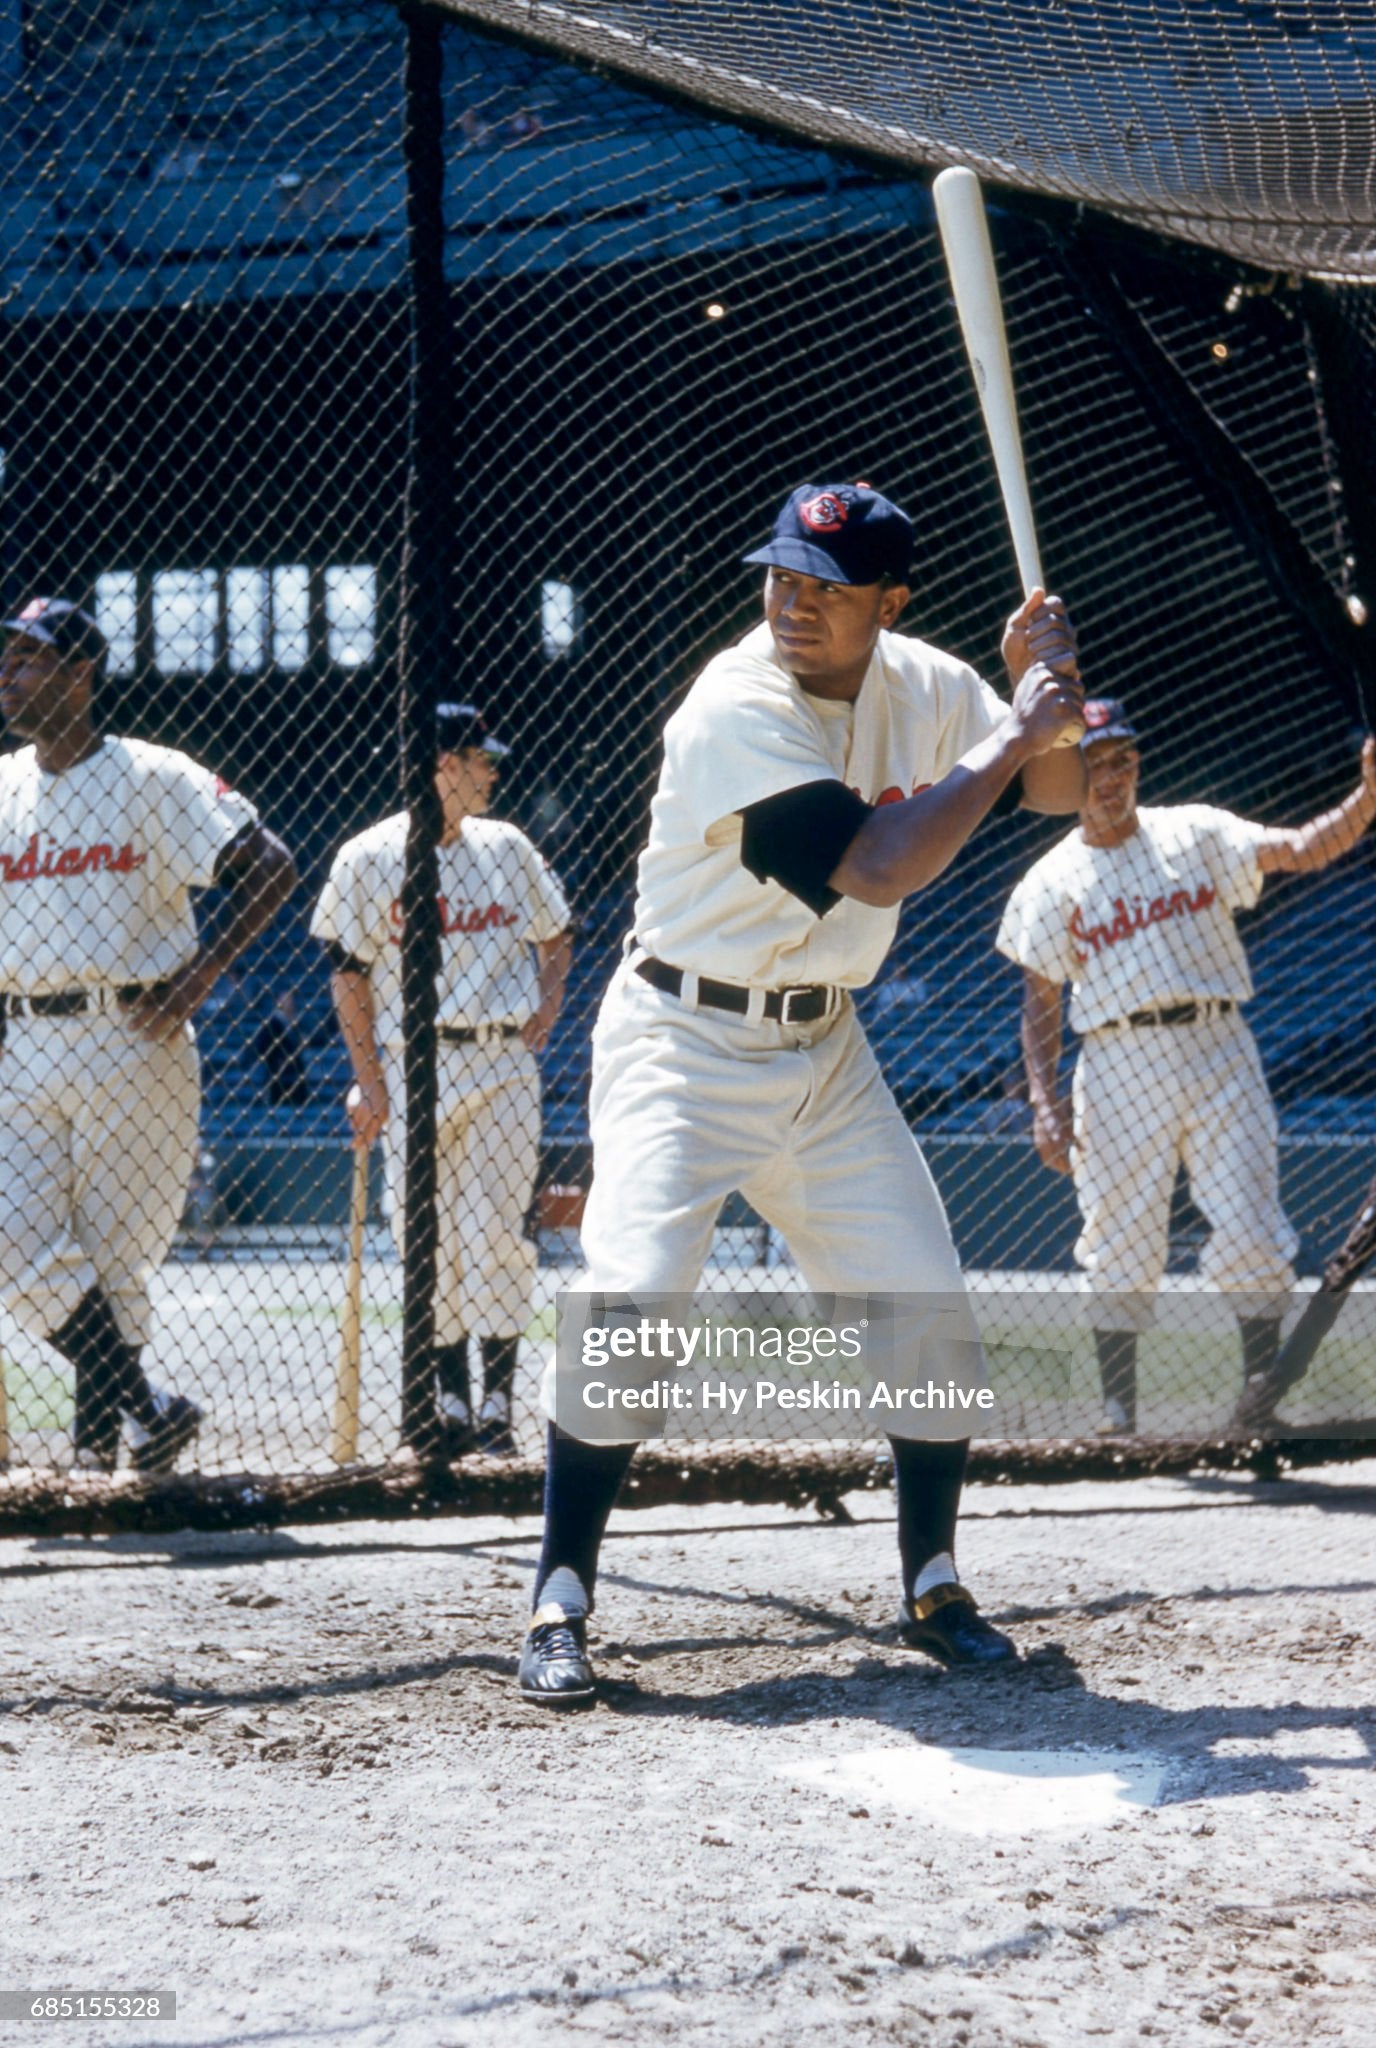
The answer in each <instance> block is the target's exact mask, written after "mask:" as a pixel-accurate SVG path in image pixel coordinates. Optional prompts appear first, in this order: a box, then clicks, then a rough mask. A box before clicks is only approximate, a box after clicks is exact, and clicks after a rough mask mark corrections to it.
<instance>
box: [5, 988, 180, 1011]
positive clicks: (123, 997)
mask: <svg viewBox="0 0 1376 2048" xmlns="http://www.w3.org/2000/svg"><path fill="white" fill-rule="evenodd" d="M101 993H102V992H101V991H100V990H99V989H84V988H69V989H61V990H59V991H58V992H57V993H56V994H54V995H47V996H3V997H0V1005H3V1007H2V1008H0V1016H5V1017H80V1016H82V1015H83V1014H84V1012H85V1011H87V1010H100V1009H103V1008H104V1007H105V1005H104V1004H103V1003H102V1002H101V999H100V998H101ZM112 993H113V995H114V998H115V1001H116V1002H117V1003H132V1002H136V1001H137V999H138V998H139V997H140V996H141V995H143V994H144V993H145V989H144V987H143V984H142V983H141V982H137V981H131V982H127V983H126V984H125V986H124V987H123V988H117V989H114V990H113V991H112Z"/></svg>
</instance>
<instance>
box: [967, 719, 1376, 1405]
mask: <svg viewBox="0 0 1376 2048" xmlns="http://www.w3.org/2000/svg"><path fill="white" fill-rule="evenodd" d="M1085 726H1086V731H1085V735H1084V738H1083V739H1082V740H1081V742H1080V747H1081V751H1082V752H1083V754H1084V757H1085V769H1086V791H1085V800H1084V804H1083V807H1082V809H1081V812H1080V822H1079V826H1078V827H1077V829H1076V830H1075V831H1073V832H1071V833H1070V834H1069V836H1068V837H1067V838H1065V839H1063V840H1061V842H1060V843H1059V845H1057V846H1054V847H1052V849H1051V851H1050V853H1047V854H1044V855H1043V856H1042V858H1041V859H1040V860H1039V861H1038V862H1037V863H1036V865H1035V867H1032V868H1030V869H1029V870H1028V872H1027V874H1026V875H1024V877H1023V879H1022V881H1021V882H1020V883H1019V884H1018V886H1017V888H1016V889H1015V890H1014V891H1013V894H1012V896H1011V897H1010V899H1009V902H1008V906H1007V909H1006V910H1005V911H1004V915H1003V922H1002V925H1001V926H1000V928H999V935H998V940H997V944H998V948H999V951H1000V952H1001V953H1005V954H1007V956H1008V958H1009V959H1010V960H1015V961H1016V962H1017V963H1018V965H1019V966H1021V968H1022V969H1023V1018H1022V1042H1023V1055H1024V1059H1025V1062H1026V1067H1027V1080H1028V1088H1029V1090H1030V1093H1031V1098H1032V1105H1033V1111H1034V1116H1035V1123H1034V1135H1035V1139H1036V1145H1037V1150H1038V1153H1039V1154H1040V1156H1041V1158H1042V1160H1043V1162H1044V1163H1045V1164H1046V1165H1047V1166H1049V1167H1051V1168H1052V1169H1053V1171H1055V1172H1057V1173H1073V1174H1074V1178H1075V1194H1076V1198H1077V1200H1078V1202H1079V1205H1080V1218H1081V1230H1080V1236H1079V1238H1078V1240H1077V1242H1076V1245H1075V1257H1076V1259H1077V1260H1078V1262H1079V1264H1080V1265H1081V1266H1082V1267H1083V1268H1084V1270H1085V1272H1086V1273H1087V1274H1088V1275H1089V1285H1090V1289H1091V1291H1092V1294H1093V1297H1094V1308H1093V1313H1094V1320H1095V1326H1096V1327H1095V1333H1094V1335H1095V1346H1096V1349H1097V1352H1098V1358H1099V1374H1100V1380H1101V1383H1102V1386H1103V1395H1104V1421H1103V1425H1102V1427H1103V1429H1104V1431H1105V1432H1106V1433H1118V1432H1130V1431H1132V1430H1135V1428H1136V1426H1137V1333H1138V1332H1139V1330H1142V1329H1145V1328H1147V1327H1149V1326H1150V1323H1151V1321H1152V1316H1153V1298H1154V1296H1155V1293H1156V1290H1157V1288H1158V1286H1159V1285H1160V1282H1161V1276H1162V1274H1163V1273H1164V1272H1165V1269H1166V1252H1167V1241H1168V1230H1169V1223H1170V1203H1171V1192H1172V1190H1173V1188H1174V1186H1175V1176H1176V1170H1177V1167H1178V1166H1179V1165H1180V1164H1181V1163H1182V1162H1183V1164H1184V1166H1185V1169H1186V1171H1187V1173H1188V1174H1189V1177H1190V1193H1191V1195H1192V1196H1193V1198H1194V1201H1195V1203H1196V1205H1197V1206H1198V1208H1199V1209H1200V1210H1201V1212H1202V1213H1203V1215H1204V1218H1205V1220H1206V1221H1207V1223H1208V1224H1209V1239H1208V1242H1207V1244H1206V1245H1205V1247H1204V1250H1203V1253H1202V1255H1201V1257H1200V1261H1199V1277H1200V1279H1201V1281H1203V1282H1204V1283H1205V1284H1206V1285H1207V1286H1209V1287H1212V1288H1216V1289H1218V1290H1219V1291H1220V1292H1222V1293H1225V1294H1228V1295H1230V1296H1233V1297H1235V1300H1236V1306H1237V1314H1238V1319H1239V1322H1240V1325H1241V1331H1242V1371H1243V1390H1242V1395H1241V1397H1240V1399H1239V1401H1238V1404H1237V1407H1236V1409H1235V1411H1234V1416H1233V1421H1234V1423H1235V1425H1236V1426H1238V1427H1239V1428H1260V1427H1261V1426H1262V1425H1263V1424H1265V1423H1266V1422H1268V1421H1269V1420H1270V1418H1271V1415H1272V1413H1273V1412H1274V1409H1275V1405H1276V1402H1277V1401H1278V1400H1279V1398H1280V1395H1281V1394H1282V1393H1283V1392H1284V1388H1283V1387H1279V1386H1277V1385H1276V1384H1275V1380H1274V1373H1273V1368H1274V1366H1275V1362H1276V1354H1277V1351H1278V1349H1279V1342H1280V1318H1281V1316H1282V1315H1283V1314H1284V1312H1285V1308H1286V1304H1287V1301H1288V1298H1289V1295H1290V1291H1291V1289H1292V1287H1293V1285H1294V1279H1295V1275H1294V1269H1293V1267H1292V1266H1291V1263H1290V1261H1291V1259H1292V1258H1293V1257H1294V1254H1295V1250H1296V1247H1297V1243H1298V1240H1297V1238H1296V1236H1295V1233H1294V1231H1293V1229H1292V1228H1291V1226H1290V1223H1289V1221H1288V1220H1287V1218H1286V1215H1285V1212H1284V1210H1283V1209H1282V1208H1281V1205H1280V1189H1279V1179H1278V1173H1277V1161H1276V1113H1275V1109H1274V1106H1273V1104H1272V1102H1271V1096H1270V1091H1269V1090H1268V1088H1267V1086H1266V1080H1265V1077H1264V1075H1263V1074H1262V1070H1261V1061H1260V1059H1259V1057H1258V1055H1257V1049H1256V1044H1255V1042H1254V1040H1253V1038H1252V1034H1251V1032H1250V1031H1249V1029H1248V1028H1247V1025H1246V1024H1245V1023H1244V1022H1243V1019H1242V1015H1241V1012H1240V1010H1239V1005H1240V1004H1241V1003H1245V1002H1246V1001H1247V999H1248V998H1249V997H1250V995H1251V993H1252V977H1251V972H1250V970H1249V968H1248V965H1247V956H1246V954H1245V952H1244V951H1243V948H1242V941H1241V940H1240V939H1239V937H1238V934H1237V927H1236V925H1235V923H1234V914H1235V913H1236V912H1237V911H1239V910H1248V909H1250V908H1251V906H1252V905H1253V904H1254V903H1255V902H1256V901H1257V898H1258V897H1259V896H1260V894H1261V890H1262V884H1263V883H1264V881H1265V879H1266V877H1267V875H1270V874H1317V873H1318V872H1319V870H1320V869H1322V868H1326V867H1327V866H1328V865H1329V864H1330V862H1332V861H1335V860H1337V859H1338V858H1339V857H1340V856H1341V855H1342V854H1344V853H1346V852H1347V851H1348V849H1349V848H1350V847H1352V846H1355V845H1356V843H1357V841H1358V839H1360V838H1361V836H1362V834H1363V832H1365V830H1366V828H1367V826H1368V825H1369V824H1370V823H1371V821H1372V819H1373V817H1376V741H1373V740H1370V739H1369V740H1367V742H1366V744H1365V745H1364V746H1363V748H1362V779H1361V781H1360V782H1359V784H1358V785H1357V788H1356V789H1355V790H1354V791H1353V793H1352V794H1351V796H1349V797H1348V798H1347V799H1346V801H1345V802H1344V803H1342V804H1340V805H1338V807H1337V808H1336V809H1335V810H1332V811H1326V812H1324V814H1323V815H1322V816H1321V817H1317V818H1314V819H1311V821H1310V822H1309V823H1308V824H1307V825H1300V826H1296V827H1295V828H1294V829H1289V830H1287V829H1283V828H1280V827H1276V826H1268V825H1258V824H1254V823H1253V822H1251V821H1250V820H1249V819H1247V818H1239V817H1235V816H1234V814H1233V813H1232V812H1231V811H1224V810H1218V809H1216V808H1214V806H1212V805H1210V804H1173V805H1170V806H1168V807H1165V808H1161V809H1156V808H1154V807H1153V808H1146V807H1143V808H1140V809H1139V807H1138V803H1137V783H1138V774H1139V769H1140V764H1141V755H1140V752H1139V750H1138V745H1137V737H1138V735H1137V729H1136V727H1135V726H1134V725H1133V724H1132V723H1131V721H1130V720H1129V718H1128V716H1127V713H1126V712H1125V710H1124V708H1123V706H1122V704H1121V703H1119V702H1117V701H1116V700H1115V699H1112V698H1104V699H1099V700H1091V701H1090V702H1089V703H1088V704H1086V706H1085ZM1067 982H1069V984H1070V1022H1071V1025H1072V1027H1073V1028H1074V1029H1075V1030H1076V1031H1078V1032H1079V1033H1080V1034H1081V1035H1082V1040H1083V1043H1082V1045H1081V1048H1080V1057H1079V1061H1078V1063H1077V1065H1076V1068H1075V1081H1074V1088H1073V1091H1072V1100H1071V1102H1066V1101H1065V1100H1064V1099H1063V1098H1062V1096H1061V1094H1060V1092H1059V1085H1058V1081H1057V1068H1058V1065H1059V1061H1060V1053H1061V990H1062V987H1063V986H1064V984H1065V983H1067Z"/></svg>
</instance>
